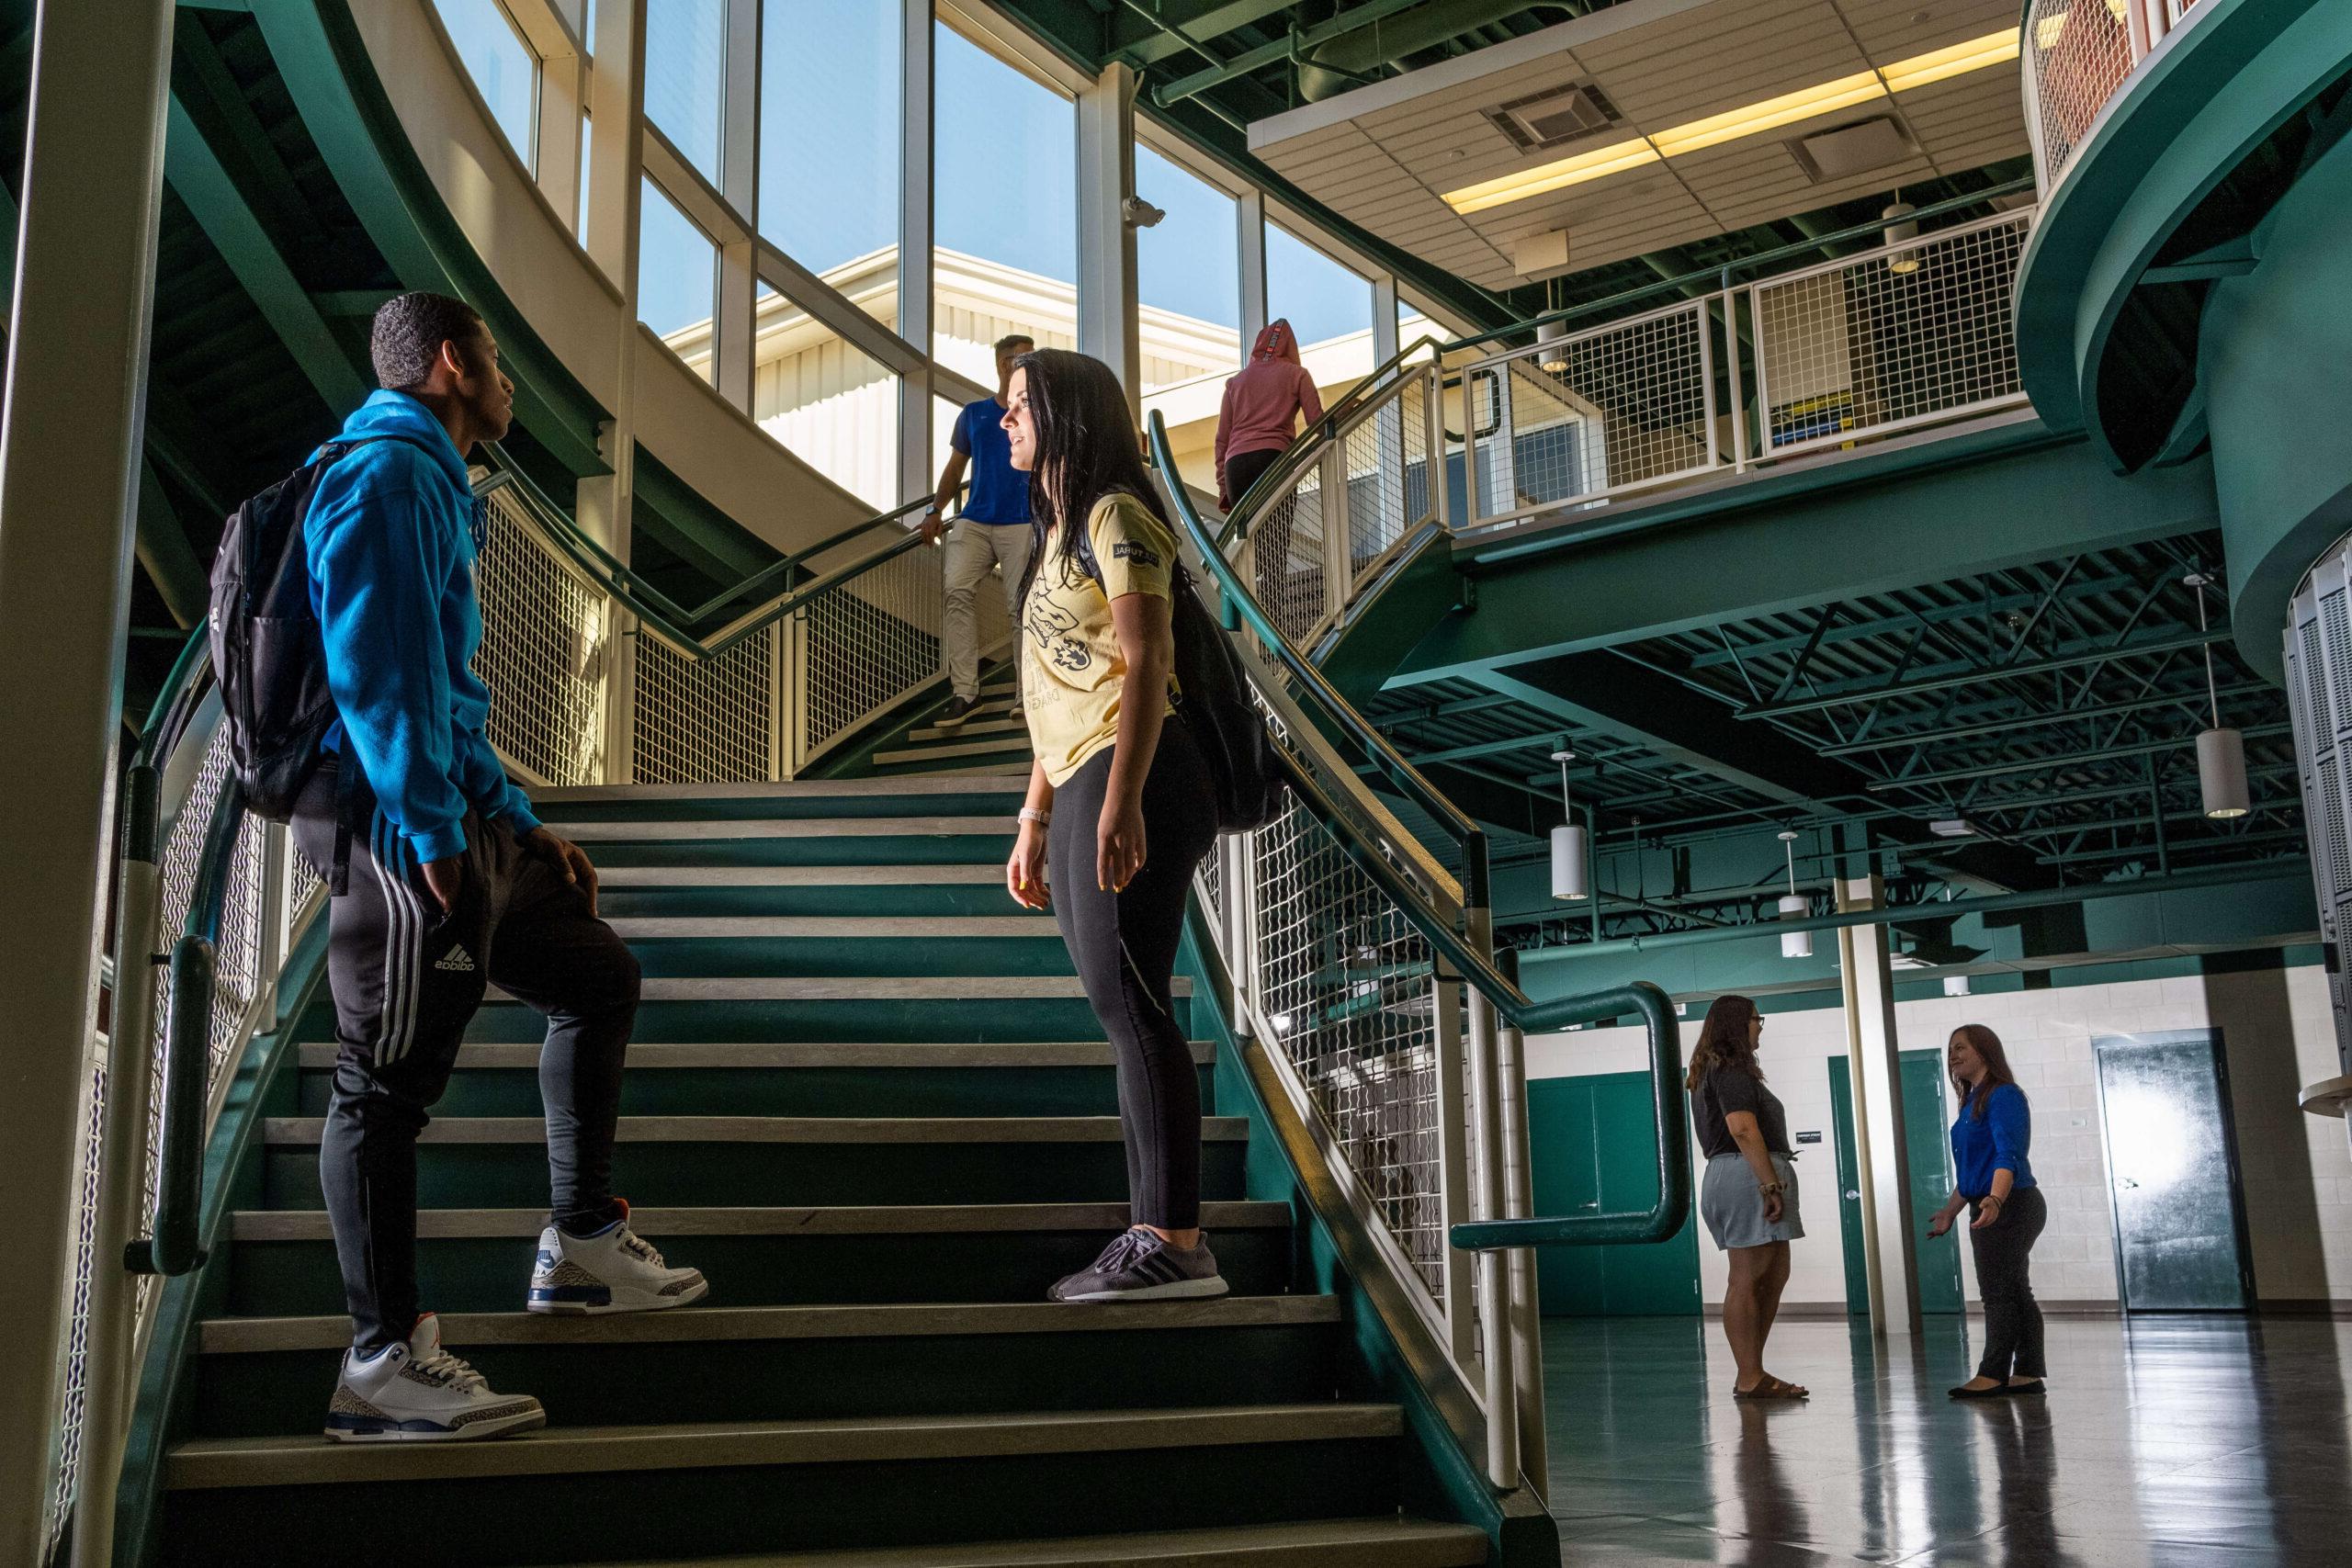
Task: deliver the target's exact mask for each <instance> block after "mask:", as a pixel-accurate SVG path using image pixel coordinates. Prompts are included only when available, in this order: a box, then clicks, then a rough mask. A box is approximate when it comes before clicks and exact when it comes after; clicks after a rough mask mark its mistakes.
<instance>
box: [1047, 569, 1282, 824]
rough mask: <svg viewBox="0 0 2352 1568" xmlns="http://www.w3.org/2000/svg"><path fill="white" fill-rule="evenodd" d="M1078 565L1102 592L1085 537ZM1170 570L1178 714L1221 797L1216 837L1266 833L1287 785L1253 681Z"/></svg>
mask: <svg viewBox="0 0 2352 1568" xmlns="http://www.w3.org/2000/svg"><path fill="white" fill-rule="evenodd" d="M1078 564H1079V566H1080V569H1081V570H1084V571H1085V573H1086V575H1087V576H1089V577H1091V578H1092V579H1093V580H1094V584H1095V586H1096V587H1098V588H1099V587H1101V586H1102V585H1103V568H1102V565H1101V563H1099V562H1098V561H1096V560H1095V558H1094V547H1093V545H1092V544H1091V542H1090V541H1089V540H1087V539H1086V537H1085V536H1083V535H1081V536H1080V538H1079V541H1078ZM1170 568H1171V570H1170V574H1169V578H1170V598H1171V600H1172V604H1171V608H1170V612H1169V619H1170V632H1171V634H1172V636H1173V638H1174V641H1175V644H1176V658H1175V671H1174V672H1175V676H1176V705H1175V709H1174V711H1175V712H1176V713H1177V715H1178V716H1181V717H1182V719H1183V720H1184V723H1185V726H1186V727H1187V728H1190V729H1191V730H1192V732H1193V745H1195V746H1197V747H1199V748H1200V752H1201V759H1202V761H1204V762H1205V763H1207V765H1208V772H1209V783H1210V784H1211V786H1212V787H1214V788H1215V790H1216V828H1217V831H1218V832H1220V833H1247V832H1250V831H1253V830H1255V829H1260V828H1264V827H1268V826H1270V825H1272V822H1273V820H1274V818H1277V817H1279V816H1281V815H1282V812H1283V795H1284V792H1285V791H1287V790H1288V788H1289V785H1288V784H1287V783H1286V782H1285V781H1284V780H1283V775H1282V769H1281V764H1279V763H1278V762H1276V761H1274V747H1273V742H1272V740H1270V739H1267V736H1266V721H1265V717H1264V716H1263V715H1261V714H1260V713H1259V711H1258V708H1257V705H1256V704H1254V703H1252V702H1251V701H1250V677H1249V675H1248V674H1247V673H1246V672H1245V671H1243V669H1242V667H1241V656H1240V655H1239V654H1238V653H1236V652H1235V651H1234V650H1233V644H1232V643H1231V642H1230V641H1228V640H1227V637H1226V635H1225V628H1224V627H1223V626H1219V625H1218V624H1217V620H1216V616H1215V615H1211V614H1210V613H1209V607H1208V606H1207V605H1206V604H1202V603H1201V595H1200V591H1199V589H1198V588H1197V587H1195V586H1194V584H1193V574H1192V572H1191V571H1189V570H1186V568H1185V566H1184V563H1183V562H1182V561H1174V562H1171V563H1170Z"/></svg>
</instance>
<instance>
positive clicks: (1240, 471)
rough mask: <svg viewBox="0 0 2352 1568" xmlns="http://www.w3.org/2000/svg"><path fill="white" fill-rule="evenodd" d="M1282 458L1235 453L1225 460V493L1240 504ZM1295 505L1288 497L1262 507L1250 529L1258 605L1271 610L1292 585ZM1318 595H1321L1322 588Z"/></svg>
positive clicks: (1274, 453) (1272, 452)
mask: <svg viewBox="0 0 2352 1568" xmlns="http://www.w3.org/2000/svg"><path fill="white" fill-rule="evenodd" d="M1280 457H1282V452H1281V451H1280V449H1278V448H1271V447H1270V448H1268V449H1266V450H1264V451H1260V452H1236V453H1235V454H1234V455H1233V456H1231V457H1227V459H1226V460H1225V493H1226V494H1227V495H1229V496H1231V497H1232V498H1233V499H1234V501H1235V502H1237V503H1238V502H1239V501H1240V500H1241V495H1242V492H1243V491H1247V490H1248V489H1249V488H1250V486H1251V485H1253V484H1256V483H1257V482H1258V479H1259V477H1260V476H1261V475H1262V474H1263V473H1265V471H1266V470H1267V469H1268V468H1272V467H1273V466H1274V464H1275V462H1276V461H1277V460H1278V459H1279V458H1280ZM1296 505H1297V503H1296V502H1295V501H1293V500H1292V498H1290V497H1289V496H1284V497H1283V499H1281V500H1280V501H1277V502H1273V503H1272V504H1271V505H1266V504H1261V505H1260V507H1259V508H1258V517H1257V520H1256V521H1255V522H1254V523H1252V524H1251V525H1250V537H1252V538H1253V539H1255V540H1257V542H1258V602H1259V603H1260V604H1265V605H1268V606H1270V607H1272V606H1277V605H1279V604H1281V603H1282V602H1283V595H1284V592H1285V591H1286V590H1287V588H1288V586H1289V579H1290V534H1291V524H1292V522H1293V521H1294V517H1293V513H1294V512H1295V508H1296ZM1317 592H1321V590H1320V588H1319V587H1318V588H1317Z"/></svg>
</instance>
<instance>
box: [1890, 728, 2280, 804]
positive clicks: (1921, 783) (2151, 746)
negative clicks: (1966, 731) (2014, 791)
mask: <svg viewBox="0 0 2352 1568" xmlns="http://www.w3.org/2000/svg"><path fill="white" fill-rule="evenodd" d="M2244 733H2245V738H2246V739H2249V740H2256V739H2271V738H2273V737H2275V736H2280V735H2291V734H2292V733H2294V727H2293V726H2291V725H2286V724H2258V725H2256V726H2255V727H2254V728H2252V729H2249V730H2246V731H2245V732H2244ZM2196 744H2197V737H2196V736H2194V735H2175V736H2169V737H2167V738H2165V739H2162V740H2143V741H2139V742H2136V743H2134V744H2132V745H2130V746H2102V747H2100V748H2099V749H2098V750H2095V751H2075V752H2070V753H2068V754H2066V755H2064V756H2057V757H2029V758H2026V759H2025V760H2024V761H2010V762H1987V763H1985V765H1984V766H1983V767H1977V768H1953V769H1951V770H1949V771H1948V772H1945V773H1920V774H1917V775H1916V776H1914V777H1911V778H1898V779H1880V780H1877V781H1875V782H1874V783H1872V784H1871V786H1870V787H1871V790H1872V791H1873V792H1874V793H1879V792H1884V791H1887V790H1897V789H1928V788H1932V787H1933V786H1935V785H1937V784H1960V783H1962V782H1964V781H1966V780H1969V779H1989V778H1997V777H2000V776H2001V775H2002V774H2005V773H2033V772H2035V771H2036V770H2038V769H2042V768H2084V767H2091V766H2095V765H2096V764H2098V763H2100V762H2104V761H2110V760H2112V759H2114V758H2117V757H2150V756H2154V755H2156V754H2158V753H2159V752H2164V751H2178V750H2183V749H2184V748H2187V747H2190V746H2194V745H2196ZM2121 787H2122V788H2123V789H2124V790H2126V791H2131V790H2136V789H2139V788H2141V787H2143V786H2142V784H2141V782H2140V781H2139V780H2137V779H2134V780H2131V781H2130V782H2129V783H2127V784H2124V785H2122V786H2121Z"/></svg>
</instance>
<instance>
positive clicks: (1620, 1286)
mask: <svg viewBox="0 0 2352 1568" xmlns="http://www.w3.org/2000/svg"><path fill="white" fill-rule="evenodd" d="M1527 1115H1528V1145H1529V1150H1530V1165H1531V1172H1532V1177H1533V1185H1534V1189H1535V1210H1536V1212H1537V1213H1544V1214H1599V1213H1609V1214H1619V1213H1638V1212H1640V1211H1642V1210H1645V1209H1647V1208H1648V1207H1649V1206H1650V1205H1651V1204H1652V1203H1654V1202H1656V1201H1657V1127H1656V1125H1655V1123H1654V1122H1653V1121H1652V1120H1651V1113H1650V1088H1649V1075H1648V1074H1646V1073H1607V1074H1599V1075H1595V1076H1592V1077H1572V1078H1538V1079H1536V1080H1535V1081H1534V1082H1532V1083H1531V1084H1529V1085H1528V1086H1527ZM1697 1225H1698V1221H1697V1219H1696V1216H1695V1215H1694V1216H1693V1217H1692V1218H1691V1219H1690V1220H1688V1221H1685V1222H1684V1224H1683V1226H1682V1229H1681V1230H1680V1231H1679V1232H1678V1233H1677V1234H1676V1235H1674V1236H1673V1237H1672V1238H1671V1239H1669V1240H1667V1241H1663V1242H1658V1243H1657V1244H1655V1245H1652V1246H1641V1247H1633V1246H1629V1247H1538V1248H1536V1250H1535V1258H1536V1284H1537V1289H1538V1292H1539V1293H1540V1296H1541V1300H1542V1302H1543V1309H1544V1314H1545V1315H1547V1316H1554V1317H1599V1316H1602V1315H1611V1316H1629V1317H1631V1316H1644V1317H1657V1316H1690V1315H1695V1314H1697V1313H1698V1311H1699V1309H1700V1300H1699V1236H1698V1229H1697Z"/></svg>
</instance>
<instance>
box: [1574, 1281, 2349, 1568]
mask: <svg viewBox="0 0 2352 1568" xmlns="http://www.w3.org/2000/svg"><path fill="white" fill-rule="evenodd" d="M1928 1324H1929V1327H1928V1333H1927V1335H1926V1337H1924V1339H1923V1340H1922V1341H1921V1343H1920V1344H1919V1345H1918V1346H1917V1348H1916V1349H1914V1348H1901V1349H1897V1350H1895V1351H1894V1352H1893V1353H1891V1354H1890V1353H1885V1352H1883V1351H1882V1350H1881V1349H1880V1348H1877V1347H1874V1345H1873V1343H1872V1341H1871V1337H1870V1336H1869V1335H1868V1334H1867V1333H1864V1332H1857V1331H1855V1330H1853V1329H1851V1328H1849V1325H1846V1324H1843V1323H1826V1322H1820V1321H1800V1322H1784V1323H1782V1324H1781V1325H1779V1326H1778V1327H1777V1328H1776V1329H1775V1330H1774V1332H1773V1336H1772V1343H1771V1347H1770V1353H1769V1354H1768V1355H1767V1357H1766V1362H1767V1364H1768V1365H1769V1366H1770V1368H1771V1370H1772V1371H1775V1372H1776V1373H1778V1374H1780V1375H1781V1376H1782V1377H1785V1378H1789V1379H1791V1380H1792V1381H1793V1382H1802V1383H1804V1384H1807V1385H1808V1386H1810V1387H1811V1388H1812V1390H1813V1398H1812V1399H1811V1401H1809V1402H1807V1403H1806V1404H1769V1405H1768V1404H1734V1403H1733V1401H1732V1398H1731V1386H1732V1363H1731V1355H1730V1352H1729V1350H1728V1349H1727V1348H1725V1346H1724V1341H1723V1336H1722V1333H1721V1330H1720V1329H1719V1327H1717V1325H1713V1324H1712V1323H1706V1324H1702V1323H1701V1322H1700V1321H1699V1320H1697V1319H1691V1318H1677V1319H1668V1318H1613V1319H1570V1318H1555V1319H1550V1320H1548V1321H1547V1322H1546V1323H1545V1325H1544V1330H1545V1332H1544V1380H1545V1381H1544V1391H1545V1392H1544V1397H1545V1401H1546V1404H1547V1405H1548V1406H1549V1409H1550V1412H1551V1420H1550V1440H1551V1483H1552V1486H1551V1503H1552V1512H1553V1513H1554V1514H1555V1516H1556V1517H1558V1519H1559V1521H1560V1536H1561V1541H1562V1545H1563V1547H1564V1549H1565V1550H1564V1557H1565V1561H1566V1562H1567V1563H1569V1564H1571V1565H1581V1564H1588V1563H1590V1564H1606V1565H1609V1568H1626V1565H1631V1564H1634V1563H1645V1564H1646V1563H1726V1564H1730V1563H1737V1564H1747V1565H1751V1568H1798V1565H1811V1564H1824V1563H1826V1564H1845V1563H1854V1562H1878V1563H1905V1564H1940V1563H1953V1564H1979V1563H1982V1564H2006V1565H2007V1568H2044V1565H2053V1568H2175V1565H2178V1568H2268V1565H2272V1564H2288V1565H2293V1568H2301V1565H2303V1564H2313V1565H2318V1564H2328V1565H2331V1568H2352V1403H2347V1395H2346V1378H2347V1376H2352V1323H2341V1322H2318V1321H2310V1320H2286V1319H2272V1320H2267V1321H2262V1320H2256V1321H2251V1322H2249V1321H2245V1320H2241V1319H2236V1318H2227V1319H2220V1318H2202V1317H2139V1318H2135V1319H2132V1320H2131V1321H2130V1322H2129V1323H2128V1324H2127V1323H2125V1322H2121V1321H2118V1320H2115V1319H2089V1320H2086V1319H2075V1320H2063V1319H2055V1318H2053V1319H2052V1320H2051V1322H2050V1325H2049V1349H2050V1371H2051V1377H2050V1392H2049V1393H2048V1394H2047V1395H2046V1396H2044V1397H2043V1398H2042V1399H2041V1400H2038V1401H2032V1400H1987V1401H1981V1402H1974V1403H1961V1402H1956V1401H1953V1400H1951V1399H1949V1398H1947V1397H1946V1396H1945V1393H1944V1391H1945V1390H1946V1389H1947V1388H1949V1387H1951V1385H1952V1384H1954V1383H1957V1382H1962V1380H1963V1379H1965V1378H1966V1377H1967V1376H1968V1375H1969V1373H1970V1371H1972V1370H1973V1349H1972V1348H1971V1346H1970V1344H1969V1343H1968V1340H1967V1336H1968V1335H1970V1334H1972V1333H1974V1334H1979V1335H1981V1334H1982V1332H1983V1325H1982V1322H1981V1320H1977V1321H1975V1322H1973V1323H1971V1322H1968V1321H1967V1320H1962V1319H1957V1318H1951V1317H1939V1318H1930V1319H1929V1320H1928Z"/></svg>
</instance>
